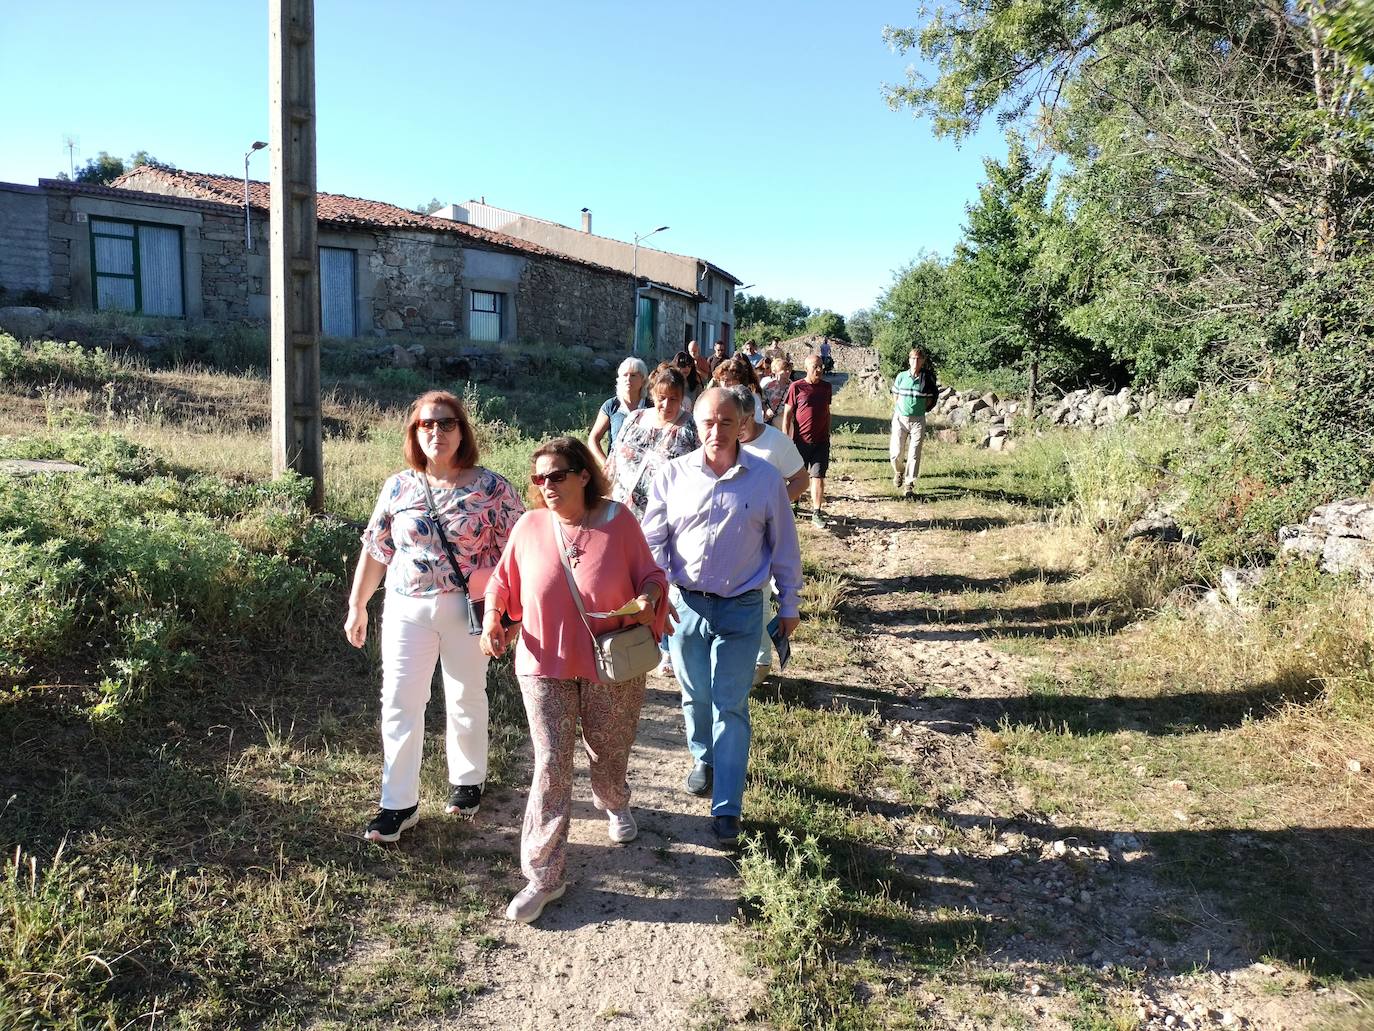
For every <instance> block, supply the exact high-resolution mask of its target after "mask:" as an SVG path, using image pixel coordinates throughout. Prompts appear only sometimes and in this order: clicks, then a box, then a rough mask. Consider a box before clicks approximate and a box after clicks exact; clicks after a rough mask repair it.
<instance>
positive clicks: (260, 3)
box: [0, 0, 1004, 314]
mask: <svg viewBox="0 0 1374 1031" xmlns="http://www.w3.org/2000/svg"><path fill="white" fill-rule="evenodd" d="M6 6H7V7H8V9H7V10H6V12H5V16H4V19H3V21H0V96H5V97H7V98H9V99H8V100H7V102H6V104H5V105H4V112H3V114H0V180H6V181H9V182H20V183H33V182H34V181H35V180H37V179H38V178H39V177H40V176H52V175H55V174H56V173H57V172H58V171H60V170H62V169H65V168H66V167H67V155H66V151H65V150H64V148H63V144H62V140H63V137H64V135H66V134H74V135H76V136H78V137H79V139H80V151H79V154H78V164H79V163H80V162H81V160H83V159H84V158H87V157H93V156H94V155H95V154H96V153H97V152H98V151H101V150H107V151H109V152H110V153H112V154H116V155H119V156H125V155H128V154H129V153H132V152H133V151H135V150H139V149H145V150H148V151H149V152H151V153H152V154H154V155H156V156H157V157H159V158H161V159H163V160H166V161H169V162H171V163H173V164H175V165H177V166H178V167H180V168H187V169H193V170H195V171H204V172H219V173H222V174H229V175H234V174H240V173H241V170H242V167H243V152H244V150H245V149H247V147H248V144H250V143H251V142H252V141H253V140H255V139H266V138H267V85H266V80H267V3H266V2H265V0H251V2H250V0H231V2H229V3H226V4H218V5H213V6H212V7H209V8H206V7H202V6H201V5H193V4H187V3H185V2H184V0H181V2H177V3H166V2H156V0H136V2H135V3H132V4H125V5H118V7H117V6H116V5H111V4H109V3H108V2H104V0H102V2H100V3H94V2H88V0H63V2H61V3H52V4H29V3H22V4H21V3H11V4H7V5H6ZM121 8H122V9H121ZM916 10H917V5H916V4H915V3H913V2H900V0H851V2H848V3H843V4H836V3H833V2H811V0H794V2H745V3H741V4H738V5H735V7H734V9H733V10H731V9H730V8H728V7H722V6H713V5H702V4H677V3H656V4H643V3H628V2H620V0H582V2H580V3H566V2H564V3H554V2H551V0H539V2H534V0H530V2H520V0H509V2H508V3H506V4H504V5H499V6H498V5H488V4H483V5H477V4H472V3H456V2H455V3H440V2H437V0H434V2H421V0H415V2H395V3H390V4H379V3H376V2H375V0H374V2H361V0H316V22H317V26H316V27H317V33H316V36H317V39H316V46H317V50H316V65H317V67H316V92H317V104H318V111H319V135H318V164H319V186H320V189H322V190H328V191H332V192H336V193H347V194H352V195H354V196H361V197H368V198H372V199H376V200H385V201H390V202H392V203H396V204H402V205H405V206H407V207H410V206H413V205H415V204H418V203H421V202H423V201H426V200H428V199H430V198H431V197H438V198H440V199H441V200H444V201H448V202H454V201H462V200H466V199H468V198H470V197H473V198H475V197H479V196H483V195H484V196H485V197H486V199H487V201H488V202H489V203H493V204H498V205H500V206H502V207H507V208H513V209H515V210H518V211H523V212H527V213H529V214H532V215H537V216H539V217H542V218H549V219H553V220H554V221H559V222H564V223H567V224H571V225H576V224H578V218H579V210H580V209H581V208H583V207H589V208H591V209H592V211H593V212H594V219H595V224H594V228H595V229H596V231H597V232H598V233H601V234H604V235H608V236H617V237H620V238H622V239H629V238H630V236H631V235H632V234H633V233H634V232H641V233H642V232H646V231H648V230H650V229H652V228H654V227H655V226H658V225H664V224H666V225H668V226H670V227H671V228H670V230H669V231H668V232H665V233H662V234H660V235H659V236H657V237H655V240H654V242H655V243H658V244H660V245H661V246H663V247H664V248H665V249H667V250H673V251H678V252H681V253H687V254H694V255H698V256H701V257H705V258H708V259H709V260H711V261H714V262H716V263H717V264H718V265H720V266H722V267H724V268H725V269H727V270H729V271H730V272H733V273H734V274H735V275H737V276H739V277H740V278H741V279H742V280H743V281H744V282H745V283H746V284H748V283H753V284H755V288H754V290H753V291H752V292H755V293H764V294H767V295H769V296H776V297H787V296H793V297H797V298H799V299H801V300H802V301H804V302H805V303H807V304H809V305H811V306H813V307H816V308H831V309H834V310H837V311H840V312H842V313H844V314H848V313H849V312H851V311H853V310H854V309H855V308H858V307H866V306H868V305H869V304H871V303H872V301H873V299H874V298H875V297H876V296H877V295H878V294H879V293H880V292H881V291H882V290H883V289H884V288H885V287H886V286H887V285H888V284H889V283H890V282H891V279H892V272H893V270H894V269H897V268H899V267H900V266H902V265H904V264H906V263H907V262H909V261H910V260H912V259H913V258H914V257H915V256H916V255H917V254H918V253H919V252H921V251H922V250H934V251H940V252H947V251H948V250H949V249H950V247H951V246H952V245H953V244H954V242H955V240H956V239H957V238H958V236H959V232H960V226H961V225H962V223H963V219H964V205H965V203H966V202H967V201H968V200H969V199H970V198H971V197H973V196H974V195H975V193H976V187H977V183H978V180H979V179H980V178H981V177H982V164H981V160H982V157H983V156H984V155H986V154H993V155H999V156H1000V155H1001V154H1002V153H1003V152H1004V147H1003V143H1002V139H1001V137H1000V135H999V133H998V132H997V130H996V129H995V128H991V129H986V130H984V132H983V133H982V134H981V135H979V136H977V137H975V138H974V139H972V140H970V141H969V142H967V143H966V144H965V145H964V146H963V147H962V148H958V149H956V148H955V147H954V145H953V144H952V143H949V142H948V141H937V140H935V139H934V138H933V137H932V136H931V134H930V132H929V129H928V127H927V125H926V123H924V122H921V121H917V120H916V119H914V118H913V117H912V116H911V115H910V114H909V113H907V112H893V111H891V110H889V109H888V107H887V105H886V104H885V103H884V102H883V99H882V93H881V86H882V84H883V83H884V82H893V81H899V80H901V78H902V77H903V74H904V68H905V65H906V63H907V61H906V60H905V59H903V58H900V57H898V56H897V55H895V54H892V53H891V52H890V51H888V50H887V48H886V47H885V46H884V45H883V41H882V28H883V25H884V24H889V23H891V24H910V23H911V22H913V21H914V20H915V18H916ZM206 12H213V15H212V16H211V15H210V14H208V13H206ZM253 174H254V178H261V179H266V178H267V174H268V163H267V159H266V156H265V155H262V154H260V155H257V156H256V157H255V158H254V165H253Z"/></svg>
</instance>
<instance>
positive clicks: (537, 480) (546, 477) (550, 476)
mask: <svg viewBox="0 0 1374 1031" xmlns="http://www.w3.org/2000/svg"><path fill="white" fill-rule="evenodd" d="M572 474H573V470H571V469H555V470H553V471H552V472H547V473H530V483H532V484H534V485H535V486H536V487H542V486H544V484H546V483H553V484H559V483H562V482H563V481H564V480H566V479H567V478H568V477H569V476H571V475H572Z"/></svg>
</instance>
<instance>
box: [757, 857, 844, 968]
mask: <svg viewBox="0 0 1374 1031" xmlns="http://www.w3.org/2000/svg"><path fill="white" fill-rule="evenodd" d="M779 843H780V846H781V853H782V854H781V857H780V858H778V859H774V858H773V857H772V856H771V855H769V854H768V852H767V850H766V849H765V848H764V846H763V845H762V844H761V843H760V842H759V840H758V839H757V838H754V839H750V840H749V841H748V842H747V843H746V845H745V848H744V856H743V858H742V859H741V860H740V877H741V878H742V879H743V881H744V887H743V895H744V897H745V898H746V899H748V900H749V901H751V902H753V903H754V904H755V905H756V906H757V907H758V912H759V917H758V920H757V927H758V932H759V943H760V944H759V948H760V949H761V950H762V952H763V953H764V955H765V956H766V958H767V959H768V961H769V965H771V966H773V967H775V968H782V969H796V970H797V971H798V972H799V973H800V972H801V971H803V970H804V969H805V967H806V966H807V965H808V964H810V963H814V962H815V961H816V960H817V959H819V958H820V956H821V955H822V952H823V939H822V934H821V932H822V930H823V928H824V927H825V925H826V923H827V921H828V920H829V919H830V916H831V912H832V911H833V910H834V908H835V904H836V903H837V902H838V901H839V899H840V884H839V882H838V881H837V880H835V879H834V878H833V877H827V876H826V875H825V868H826V858H825V855H824V854H823V853H822V852H821V848H820V845H819V843H818V842H817V841H816V839H815V838H814V837H812V836H811V835H807V836H806V837H805V838H803V839H802V840H801V841H798V840H797V839H796V838H795V837H794V836H793V835H792V834H791V833H790V832H789V831H782V832H781V834H780V835H779Z"/></svg>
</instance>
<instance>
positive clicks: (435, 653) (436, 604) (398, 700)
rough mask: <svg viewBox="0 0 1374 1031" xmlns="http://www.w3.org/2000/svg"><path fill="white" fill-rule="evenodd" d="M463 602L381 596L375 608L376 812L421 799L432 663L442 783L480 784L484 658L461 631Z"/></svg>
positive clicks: (447, 597) (453, 596)
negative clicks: (439, 678)
mask: <svg viewBox="0 0 1374 1031" xmlns="http://www.w3.org/2000/svg"><path fill="white" fill-rule="evenodd" d="M466 605H467V602H466V601H465V600H464V598H463V596H462V595H461V594H458V593H456V592H449V593H446V594H440V595H436V596H434V597H432V598H410V597H407V596H406V595H404V594H397V593H396V592H394V591H387V592H386V605H385V607H384V608H383V610H382V757H383V764H382V808H383V809H409V808H410V807H411V806H413V805H415V804H416V803H418V802H419V801H420V757H421V753H422V751H423V749H424V740H425V706H426V705H428V704H429V690H430V684H431V683H432V682H433V680H434V663H435V661H436V660H437V661H438V662H439V663H440V665H441V668H442V670H443V676H444V701H445V706H444V708H445V712H446V714H447V717H448V718H447V721H446V723H447V728H448V730H447V734H446V736H445V743H446V744H447V746H448V780H449V783H450V784H481V783H483V782H484V781H485V780H486V779H487V657H486V656H485V655H483V654H482V651H481V649H480V648H479V647H478V641H479V640H480V638H478V637H474V636H473V635H472V634H469V633H468V621H467V610H466Z"/></svg>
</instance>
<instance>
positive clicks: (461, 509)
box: [362, 466, 525, 598]
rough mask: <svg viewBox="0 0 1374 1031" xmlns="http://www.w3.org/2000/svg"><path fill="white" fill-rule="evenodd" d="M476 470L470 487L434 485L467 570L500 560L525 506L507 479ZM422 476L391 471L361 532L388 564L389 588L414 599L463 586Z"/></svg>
mask: <svg viewBox="0 0 1374 1031" xmlns="http://www.w3.org/2000/svg"><path fill="white" fill-rule="evenodd" d="M476 471H477V477H476V479H474V480H473V481H472V483H470V484H468V485H467V486H465V487H431V488H430V489H431V490H432V491H433V493H434V507H435V511H436V513H437V515H438V517H439V522H440V523H441V524H442V526H443V530H444V533H445V535H446V536H447V537H448V542H449V544H450V545H452V547H453V553H454V555H455V556H457V558H458V564H459V566H461V567H462V570H463V575H464V576H471V575H472V573H473V570H475V569H484V568H488V567H490V566H494V565H496V562H497V560H498V559H499V558H500V557H501V551H502V549H503V548H505V546H506V541H507V540H508V539H509V538H510V532H511V528H512V527H514V526H515V522H516V520H517V519H519V518H520V516H521V515H522V514H523V513H524V511H525V506H524V504H522V503H521V501H520V495H519V494H517V493H516V491H515V488H514V487H513V486H511V483H510V481H509V480H507V479H506V478H505V477H503V476H498V475H497V474H496V473H494V472H492V471H491V470H490V469H483V468H482V467H480V466H479V467H478V468H477V470H476ZM423 475H424V474H423V473H420V472H416V471H415V470H414V469H407V470H405V471H404V472H399V473H396V474H395V475H394V476H390V477H388V478H387V481H386V483H385V484H383V485H382V492H381V495H380V496H379V497H378V498H377V507H376V508H375V509H373V511H372V518H371V519H370V520H368V523H367V529H365V530H364V531H363V538H362V540H363V547H364V548H366V549H367V553H368V554H369V555H371V556H372V557H373V558H375V559H376V560H377V561H378V562H382V563H384V564H385V565H386V587H387V590H389V591H395V592H396V593H397V594H404V595H406V596H408V597H411V598H428V597H433V596H435V595H438V594H445V593H447V592H450V591H461V590H462V587H461V585H460V584H459V583H458V578H457V576H456V575H454V572H453V567H452V566H450V565H449V561H448V556H447V555H446V554H445V553H444V546H443V544H442V543H441V542H440V540H439V535H438V533H437V532H436V531H435V527H434V524H433V523H432V522H431V521H430V518H429V514H428V506H427V505H426V501H425V488H424V482H423V481H422V480H421V479H420V477H422V476H423Z"/></svg>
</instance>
